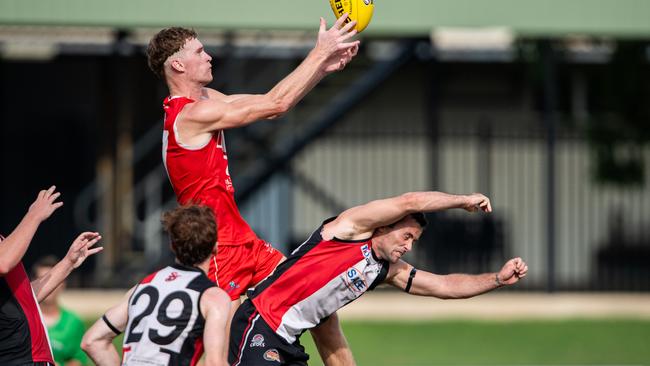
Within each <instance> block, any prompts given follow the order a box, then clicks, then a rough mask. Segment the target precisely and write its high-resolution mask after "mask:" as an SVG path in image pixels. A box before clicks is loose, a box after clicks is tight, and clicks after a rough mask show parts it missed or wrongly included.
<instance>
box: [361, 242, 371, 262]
mask: <svg viewBox="0 0 650 366" xmlns="http://www.w3.org/2000/svg"><path fill="white" fill-rule="evenodd" d="M361 254H363V257H364V258H366V259H368V258H370V248H368V244H364V245H362V246H361Z"/></svg>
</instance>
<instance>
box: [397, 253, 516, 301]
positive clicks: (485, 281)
mask: <svg viewBox="0 0 650 366" xmlns="http://www.w3.org/2000/svg"><path fill="white" fill-rule="evenodd" d="M412 270H413V266H411V265H409V264H408V263H406V262H404V261H402V260H400V261H399V262H398V263H396V264H394V265H391V267H390V270H389V273H388V276H387V278H386V282H388V283H390V284H391V285H393V286H395V287H397V288H398V289H401V290H406V289H407V288H408V292H409V293H410V294H413V295H420V296H432V297H437V298H440V299H465V298H469V297H473V296H476V295H480V294H483V293H486V292H488V291H492V290H494V289H496V288H499V287H501V286H506V285H514V284H515V283H517V282H519V280H520V279H522V278H523V277H525V276H526V274H527V273H528V266H527V265H526V262H524V261H523V260H522V259H521V258H513V259H510V260H509V261H507V262H506V263H505V264H504V265H503V267H502V268H501V270H500V271H499V272H496V273H484V274H479V275H469V274H449V275H437V274H434V273H430V272H427V271H422V270H417V271H416V272H415V274H414V276H413V278H412V280H411V286H410V288H409V287H408V282H409V277H412V276H411V272H412Z"/></svg>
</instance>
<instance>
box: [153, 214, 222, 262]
mask: <svg viewBox="0 0 650 366" xmlns="http://www.w3.org/2000/svg"><path fill="white" fill-rule="evenodd" d="M162 224H163V227H164V229H165V231H166V232H167V233H168V234H169V239H170V240H171V248H172V251H173V252H174V254H175V255H176V259H178V261H179V262H181V264H183V265H186V266H195V265H197V264H199V263H201V262H203V261H205V260H206V259H208V257H209V256H210V254H211V253H212V249H213V248H214V246H215V245H216V243H217V223H216V222H215V218H214V213H213V212H212V209H210V208H209V207H207V206H200V205H186V206H181V207H178V208H176V209H174V210H171V211H167V212H165V213H164V214H163V216H162Z"/></svg>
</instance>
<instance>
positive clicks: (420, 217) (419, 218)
mask: <svg viewBox="0 0 650 366" xmlns="http://www.w3.org/2000/svg"><path fill="white" fill-rule="evenodd" d="M409 216H410V217H411V218H412V219H413V220H415V221H416V222H417V223H418V224H419V225H420V227H421V228H422V230H424V228H426V227H427V224H428V223H429V222H428V221H427V218H426V216H424V214H423V213H422V212H416V213H412V214H410V215H409Z"/></svg>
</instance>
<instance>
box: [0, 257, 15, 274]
mask: <svg viewBox="0 0 650 366" xmlns="http://www.w3.org/2000/svg"><path fill="white" fill-rule="evenodd" d="M12 269H13V266H11V265H10V264H9V263H7V262H6V261H3V260H0V277H4V276H6V275H7V274H9V272H11V270H12Z"/></svg>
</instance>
